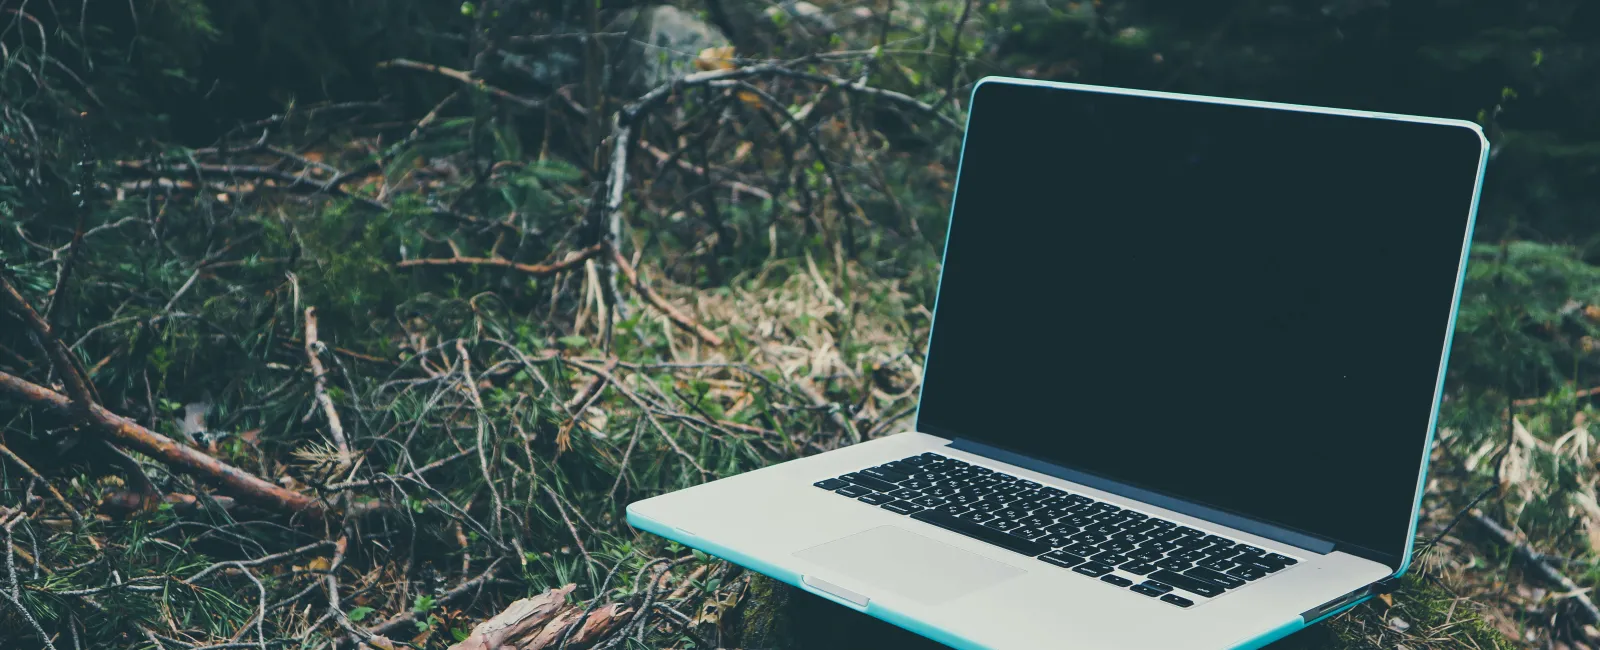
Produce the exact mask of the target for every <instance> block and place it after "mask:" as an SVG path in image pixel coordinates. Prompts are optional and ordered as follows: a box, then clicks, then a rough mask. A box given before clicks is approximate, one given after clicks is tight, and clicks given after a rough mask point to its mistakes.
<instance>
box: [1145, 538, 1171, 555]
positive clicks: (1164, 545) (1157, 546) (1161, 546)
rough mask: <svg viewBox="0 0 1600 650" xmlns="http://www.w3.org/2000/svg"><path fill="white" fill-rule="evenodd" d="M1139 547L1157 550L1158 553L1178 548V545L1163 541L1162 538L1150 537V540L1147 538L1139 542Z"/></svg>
mask: <svg viewBox="0 0 1600 650" xmlns="http://www.w3.org/2000/svg"><path fill="white" fill-rule="evenodd" d="M1139 548H1141V549H1147V550H1150V551H1153V552H1156V553H1162V554H1166V553H1168V552H1170V551H1172V550H1173V549H1175V548H1178V545H1177V544H1173V543H1172V542H1163V541H1161V540H1156V539H1149V540H1145V541H1143V542H1140V543H1139Z"/></svg>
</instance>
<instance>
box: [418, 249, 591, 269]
mask: <svg viewBox="0 0 1600 650" xmlns="http://www.w3.org/2000/svg"><path fill="white" fill-rule="evenodd" d="M603 250H604V246H602V245H601V244H595V245H593V246H590V247H588V248H584V249H581V250H579V251H577V252H576V253H574V254H573V255H571V256H569V257H568V258H567V259H564V260H561V261H559V262H551V263H549V264H523V263H521V262H513V261H511V260H508V259H505V258H500V257H459V256H458V257H450V258H425V259H415V260H405V261H402V262H400V263H399V264H397V265H396V266H398V267H400V268H409V267H413V266H497V267H500V268H506V269H513V270H516V271H521V272H523V273H527V274H528V275H533V276H541V277H542V276H546V275H554V274H557V273H561V272H562V271H570V270H572V269H574V268H576V267H578V266H579V265H581V264H583V262H584V261H585V260H588V259H589V258H592V257H594V256H596V255H599V254H600V253H601V252H602V251H603Z"/></svg>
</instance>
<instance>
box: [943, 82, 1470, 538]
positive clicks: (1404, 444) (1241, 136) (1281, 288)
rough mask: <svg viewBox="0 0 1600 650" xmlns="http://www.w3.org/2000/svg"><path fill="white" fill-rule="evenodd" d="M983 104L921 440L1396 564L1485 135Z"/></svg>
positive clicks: (1251, 113)
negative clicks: (1076, 476) (985, 449)
mask: <svg viewBox="0 0 1600 650" xmlns="http://www.w3.org/2000/svg"><path fill="white" fill-rule="evenodd" d="M972 106H973V109H972V114H971V117H970V122H969V124H968V131H967V136H966V144H965V150H964V153H963V155H962V162H961V168H960V173H959V179H958V182H957V186H956V190H957V193H956V199H955V205H954V208H953V215H952V221H951V230H950V233H949V240H948V243H947V248H946V251H945V266H944V270H943V277H942V280H941V284H940V288H939V294H938V301H937V303H936V311H935V320H934V326H933V333H932V339H931V342H930V344H929V351H928V359H927V365H926V371H925V372H926V374H925V376H924V388H923V393H922V401H921V407H920V410H919V412H918V416H917V428H918V430H920V431H923V432H927V433H931V434H935V435H940V436H945V437H951V438H957V437H959V438H966V439H969V440H973V441H976V442H980V443H984V444H988V445H991V446H995V447H999V448H1002V449H1005V450H1009V451H1012V452H1016V453H1021V454H1025V455H1028V456H1031V457H1033V458H1035V459H1038V460H1044V461H1048V462H1052V463H1056V464H1059V465H1062V466H1065V467H1068V468H1071V469H1074V470H1078V471H1082V472H1086V473H1089V474H1094V475H1098V476H1101V477H1103V478H1107V479H1112V480H1115V481H1119V482H1123V483H1127V484H1130V485H1133V486H1137V487H1141V488H1144V489H1147V490H1153V491H1156V492H1162V493H1166V494H1168V495H1171V496H1175V497H1179V498H1182V499H1185V500H1188V501H1194V502H1198V503H1201V504H1204V505H1207V506H1210V507H1213V508H1217V509H1221V510H1226V511H1231V512H1233V513H1236V514H1241V515H1245V516H1247V517H1252V518H1255V519H1260V520H1265V521H1267V522H1270V523H1274V524H1277V525H1280V526H1284V527H1287V528H1291V529H1296V530H1299V531H1301V532H1305V533H1310V534H1312V535H1316V536H1319V537H1323V538H1325V539H1328V540H1329V541H1333V542H1337V543H1342V544H1345V545H1351V544H1353V545H1356V546H1359V547H1363V548H1364V549H1366V550H1367V551H1368V552H1367V553H1365V554H1367V555H1369V556H1372V555H1377V556H1380V557H1384V558H1387V559H1389V560H1390V561H1391V563H1393V561H1395V560H1397V559H1398V557H1399V556H1400V555H1402V554H1403V553H1404V552H1405V549H1406V545H1407V541H1408V536H1409V533H1410V530H1411V517H1412V510H1413V507H1414V505H1415V503H1416V498H1417V494H1416V490H1417V481H1418V473H1419V471H1420V470H1421V467H1422V461H1423V458H1424V456H1423V454H1424V451H1423V449H1424V446H1425V444H1426V440H1427V437H1428V435H1429V427H1430V424H1431V420H1430V416H1431V415H1432V413H1433V409H1434V405H1435V401H1434V398H1435V389H1436V387H1437V385H1438V382H1439V372H1440V358H1441V354H1442V353H1443V352H1444V346H1445V344H1446V340H1447V338H1446V334H1447V332H1448V330H1449V321H1450V316H1451V306H1452V302H1453V300H1454V296H1455V292H1456V280H1457V273H1458V270H1459V269H1458V267H1459V264H1460V262H1461V259H1462V247H1463V244H1464V242H1463V240H1464V238H1465V235H1466V234H1467V231H1468V222H1469V214H1470V213H1471V210H1472V201H1473V197H1474V187H1475V184H1476V181H1477V179H1478V176H1479V165H1480V163H1481V161H1482V159H1483V148H1482V147H1483V145H1482V141H1481V140H1480V137H1479V136H1478V134H1477V133H1475V132H1474V131H1473V130H1471V129H1469V128H1465V127H1464V126H1461V125H1440V124H1431V123H1420V122H1406V121H1396V120H1388V119H1371V118H1358V117H1349V116H1337V115H1328V114H1319V113H1308V112H1300V111H1289V110H1281V109H1273V108H1264V107H1251V106H1240V105H1231V104H1221V103H1210V102H1202V101H1193V100H1182V99H1167V98H1152V97H1141V96H1133V95H1125V94H1111V93H1104V92H1093V91H1087V90H1066V89H1057V88H1046V87H1039V86H1029V85H1021V84H1013V83H999V82H986V83H983V84H981V85H980V86H979V87H978V90H977V91H976V95H975V99H974V101H973V104H972ZM1389 556H1393V557H1392V558H1390V557H1389Z"/></svg>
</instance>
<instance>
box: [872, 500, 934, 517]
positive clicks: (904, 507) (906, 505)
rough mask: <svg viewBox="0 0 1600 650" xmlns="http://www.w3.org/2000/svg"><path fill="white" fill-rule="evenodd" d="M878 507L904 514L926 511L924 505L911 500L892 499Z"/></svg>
mask: <svg viewBox="0 0 1600 650" xmlns="http://www.w3.org/2000/svg"><path fill="white" fill-rule="evenodd" d="M878 507H880V508H883V509H884V510H888V511H889V512H898V513H900V514H902V515H909V514H916V513H921V512H924V510H923V508H922V506H919V505H917V504H915V503H912V502H910V501H890V502H889V503H885V504H883V505H881V506H878ZM945 516H947V517H948V516H949V515H945Z"/></svg>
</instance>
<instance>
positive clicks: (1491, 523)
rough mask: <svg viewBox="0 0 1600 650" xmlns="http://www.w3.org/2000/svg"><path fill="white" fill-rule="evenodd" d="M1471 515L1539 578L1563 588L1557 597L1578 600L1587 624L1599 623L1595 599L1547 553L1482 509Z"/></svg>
mask: <svg viewBox="0 0 1600 650" xmlns="http://www.w3.org/2000/svg"><path fill="white" fill-rule="evenodd" d="M1469 516H1471V517H1472V520H1473V521H1476V522H1478V525H1479V526H1482V527H1483V529H1484V530H1486V531H1488V532H1489V534H1490V535H1491V536H1493V537H1494V538H1495V540H1496V541H1498V542H1500V543H1502V544H1505V545H1506V546H1509V547H1511V550H1512V552H1513V553H1514V554H1516V556H1517V559H1519V560H1522V562H1523V563H1524V564H1526V565H1528V567H1529V568H1531V569H1533V571H1534V573H1537V574H1538V575H1539V577H1540V578H1543V579H1544V580H1546V581H1548V582H1550V583H1551V584H1554V585H1556V586H1557V587H1560V588H1561V590H1562V592H1563V593H1561V594H1556V595H1555V597H1556V598H1558V599H1564V600H1571V601H1572V602H1574V603H1576V604H1577V606H1578V610H1579V611H1580V612H1581V613H1582V616H1583V619H1584V621H1583V622H1584V623H1586V624H1589V625H1595V624H1600V608H1596V607H1595V605H1594V601H1592V600H1590V599H1589V596H1588V594H1587V592H1588V590H1587V589H1585V588H1583V587H1580V586H1578V584H1577V583H1575V582H1573V581H1572V579H1571V578H1568V577H1567V576H1565V575H1563V574H1562V573H1561V572H1560V571H1557V570H1556V569H1555V567H1552V566H1550V565H1549V564H1548V563H1546V562H1545V561H1544V554H1542V553H1540V552H1538V551H1536V550H1534V549H1533V547H1532V546H1529V545H1528V543H1527V542H1524V541H1522V540H1520V539H1519V538H1518V535H1517V534H1516V533H1514V532H1512V531H1510V530H1507V529H1506V528H1505V527H1504V526H1501V525H1500V524H1499V523H1498V522H1496V521H1495V520H1493V519H1490V518H1489V517H1487V516H1485V515H1484V514H1483V512H1482V511H1480V510H1476V509H1475V510H1472V511H1471V512H1470V513H1469Z"/></svg>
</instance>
